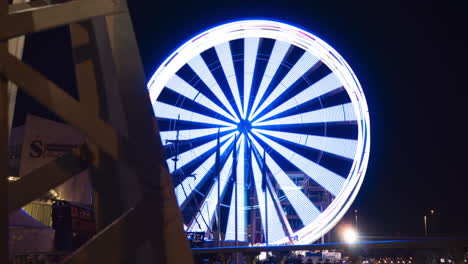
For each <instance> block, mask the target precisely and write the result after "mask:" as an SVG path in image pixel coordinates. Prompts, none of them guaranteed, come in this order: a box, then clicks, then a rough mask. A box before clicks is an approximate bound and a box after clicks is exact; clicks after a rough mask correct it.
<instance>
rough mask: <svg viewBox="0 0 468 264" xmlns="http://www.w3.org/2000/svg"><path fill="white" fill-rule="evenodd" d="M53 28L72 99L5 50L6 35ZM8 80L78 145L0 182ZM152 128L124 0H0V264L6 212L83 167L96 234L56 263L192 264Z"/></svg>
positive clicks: (4, 257) (10, 103)
mask: <svg viewBox="0 0 468 264" xmlns="http://www.w3.org/2000/svg"><path fill="white" fill-rule="evenodd" d="M58 26H69V28H70V35H71V40H72V48H73V58H74V63H75V75H76V79H77V87H78V91H79V98H80V99H79V100H76V99H74V98H73V97H71V96H69V95H68V94H67V93H66V92H65V91H63V90H62V89H60V87H58V86H57V85H56V84H54V83H53V82H51V81H49V80H48V79H47V77H45V76H43V75H42V74H40V73H39V72H38V71H36V70H35V69H33V68H32V67H30V66H28V65H26V64H24V63H23V62H21V60H20V59H19V58H18V57H17V56H14V55H13V54H11V49H10V52H9V51H8V42H9V41H10V46H11V43H12V42H11V41H12V39H13V38H17V37H21V36H24V35H27V34H29V33H33V32H38V31H42V30H47V29H51V28H54V27H58ZM19 40H20V39H19ZM17 41H18V39H17ZM17 43H18V42H17ZM20 44H21V43H20ZM18 47H19V48H20V49H22V44H21V45H19V46H18ZM19 53H21V52H19ZM9 82H10V84H9ZM12 84H16V85H17V86H18V87H19V89H22V90H23V91H24V92H25V93H27V94H28V95H30V96H32V97H33V98H34V99H35V100H37V101H38V102H39V103H41V104H42V105H43V106H45V107H46V108H47V109H49V110H51V111H52V112H54V113H55V114H57V115H58V116H59V117H61V118H62V119H63V120H65V121H66V122H68V123H69V124H70V125H73V126H75V127H76V128H78V129H80V130H81V131H82V132H83V134H85V135H86V136H87V138H88V143H87V144H85V145H83V146H81V147H79V148H76V149H75V150H74V151H73V152H72V153H69V154H67V155H65V156H63V157H61V158H59V159H56V160H55V161H53V162H50V163H49V164H47V165H45V166H43V167H41V168H39V169H37V170H35V171H33V172H32V173H30V174H28V175H26V176H24V177H22V178H21V179H20V180H18V181H15V182H8V181H7V177H6V176H8V165H7V147H8V134H9V130H10V128H11V119H12V114H13V112H12V111H13V109H14V98H15V97H14V88H15V87H14V85H12ZM9 91H10V93H9ZM9 95H10V97H9ZM157 132H158V128H157V124H156V122H154V114H153V109H152V106H151V104H150V101H149V97H148V95H147V90H146V82H145V77H144V74H143V69H142V66H141V61H140V57H139V54H138V48H137V44H136V41H135V37H134V32H133V28H132V23H131V20H130V16H129V13H128V9H127V3H126V1H125V0H98V1H92V0H71V1H54V0H34V1H32V2H28V3H17V4H15V2H14V4H12V5H8V1H7V0H0V175H1V177H0V196H1V197H0V263H8V213H10V212H12V211H14V210H16V209H18V208H20V207H21V206H23V205H24V204H26V203H28V202H30V201H32V200H34V199H35V198H36V197H38V196H39V195H41V194H43V193H45V192H47V191H48V190H49V189H52V188H54V187H55V186H57V185H59V184H61V183H63V182H64V181H66V180H67V179H69V178H70V177H73V176H74V175H76V174H77V173H78V172H80V171H82V170H84V169H89V170H90V175H91V180H92V184H93V192H94V193H93V200H94V202H93V206H95V212H96V216H97V224H98V234H97V235H96V236H95V237H94V238H93V239H91V240H90V241H89V242H88V243H86V244H85V245H83V246H82V247H81V248H80V249H78V250H77V251H75V252H74V254H73V255H72V256H71V257H70V258H68V259H67V260H66V263H189V264H190V263H192V256H191V252H190V249H189V244H188V241H187V240H186V238H185V234H184V233H183V229H182V220H181V217H180V212H179V208H178V206H177V203H176V200H175V196H174V188H173V185H172V182H171V178H170V175H169V173H168V171H167V168H166V165H165V160H164V157H163V151H162V145H161V140H160V138H159V136H158V135H159V133H157Z"/></svg>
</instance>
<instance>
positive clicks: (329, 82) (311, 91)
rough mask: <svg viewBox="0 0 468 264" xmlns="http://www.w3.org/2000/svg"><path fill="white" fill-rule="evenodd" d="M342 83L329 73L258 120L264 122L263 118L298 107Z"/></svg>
mask: <svg viewBox="0 0 468 264" xmlns="http://www.w3.org/2000/svg"><path fill="white" fill-rule="evenodd" d="M341 86H342V84H341V82H340V80H339V79H338V78H337V77H336V75H335V74H334V73H330V74H328V75H327V76H326V77H324V78H322V79H321V80H320V81H318V82H316V83H314V84H313V85H311V86H309V87H308V88H307V89H305V90H304V91H302V92H300V93H299V94H297V95H296V96H294V97H292V98H291V99H289V100H288V101H286V102H284V103H283V104H281V105H280V106H278V107H275V108H274V109H273V110H271V111H270V112H268V113H266V114H265V115H263V116H261V117H260V118H258V119H257V120H255V121H256V122H262V121H263V120H265V119H267V118H270V117H272V116H275V115H277V114H280V113H282V112H284V111H286V110H289V109H291V108H293V107H297V106H299V105H301V104H303V103H306V102H309V101H310V100H313V99H315V98H317V97H319V96H322V95H324V94H326V93H328V92H331V91H333V90H336V89H338V88H339V87H341Z"/></svg>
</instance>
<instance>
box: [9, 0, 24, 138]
mask: <svg viewBox="0 0 468 264" xmlns="http://www.w3.org/2000/svg"><path fill="white" fill-rule="evenodd" d="M23 2H26V0H13V5H21V4H27V3H23ZM11 6H12V5H10V7H11ZM24 39H25V37H24V36H19V37H17V38H13V39H9V40H8V52H10V54H12V55H13V56H15V57H16V58H18V59H22V57H23V48H24ZM17 92H18V87H17V86H16V84H15V83H13V82H8V135H10V133H11V127H12V125H13V116H14V113H15V105H16V94H17Z"/></svg>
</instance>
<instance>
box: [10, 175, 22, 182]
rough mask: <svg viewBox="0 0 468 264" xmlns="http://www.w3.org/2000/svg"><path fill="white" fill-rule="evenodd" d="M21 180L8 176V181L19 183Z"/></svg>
mask: <svg viewBox="0 0 468 264" xmlns="http://www.w3.org/2000/svg"><path fill="white" fill-rule="evenodd" d="M19 179H20V178H19V177H14V176H8V181H17V180H19Z"/></svg>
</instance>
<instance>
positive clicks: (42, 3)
mask: <svg viewBox="0 0 468 264" xmlns="http://www.w3.org/2000/svg"><path fill="white" fill-rule="evenodd" d="M51 2H52V1H50V0H34V1H31V2H26V3H14V2H13V4H11V5H9V6H8V13H9V14H11V13H16V12H21V11H24V10H30V9H32V8H40V7H47V6H48V5H50V4H51Z"/></svg>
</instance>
